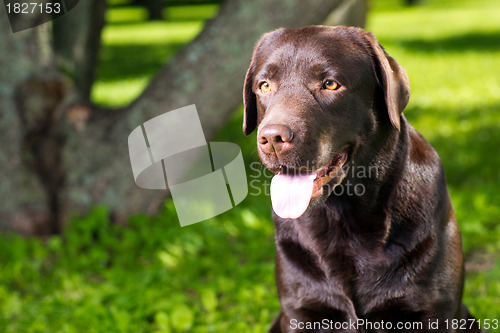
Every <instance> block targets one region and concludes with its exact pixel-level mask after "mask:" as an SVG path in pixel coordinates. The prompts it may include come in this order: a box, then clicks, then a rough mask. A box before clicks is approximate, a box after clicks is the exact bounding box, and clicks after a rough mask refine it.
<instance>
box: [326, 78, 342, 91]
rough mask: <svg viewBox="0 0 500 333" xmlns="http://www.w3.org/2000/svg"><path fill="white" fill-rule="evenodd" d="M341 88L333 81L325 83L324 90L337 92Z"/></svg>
mask: <svg viewBox="0 0 500 333" xmlns="http://www.w3.org/2000/svg"><path fill="white" fill-rule="evenodd" d="M339 88H340V84H338V83H337V82H336V81H333V80H326V81H325V83H323V89H328V90H337V89H339Z"/></svg>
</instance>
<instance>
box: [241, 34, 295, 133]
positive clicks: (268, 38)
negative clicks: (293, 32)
mask: <svg viewBox="0 0 500 333" xmlns="http://www.w3.org/2000/svg"><path fill="white" fill-rule="evenodd" d="M286 30H287V29H285V28H279V29H276V30H274V31H271V32H268V33H266V34H264V35H263V36H262V37H261V38H260V40H259V41H258V42H257V45H255V48H254V50H253V55H252V61H251V63H250V67H248V71H247V74H246V76H245V83H244V85H243V109H244V115H243V133H245V135H249V134H250V133H252V132H253V131H254V130H255V128H256V127H257V121H258V119H257V97H256V96H255V93H254V91H253V84H254V82H253V81H254V78H255V72H256V70H257V59H258V58H259V55H260V54H261V53H262V51H263V50H265V49H266V48H267V46H268V45H269V43H271V42H272V41H273V40H274V39H276V38H277V37H278V36H280V35H282V34H283V33H284V32H285V31H286Z"/></svg>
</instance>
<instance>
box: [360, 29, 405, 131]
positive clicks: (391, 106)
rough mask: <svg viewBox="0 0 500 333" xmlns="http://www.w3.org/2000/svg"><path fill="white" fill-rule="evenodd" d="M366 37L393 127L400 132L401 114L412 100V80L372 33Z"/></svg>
mask: <svg viewBox="0 0 500 333" xmlns="http://www.w3.org/2000/svg"><path fill="white" fill-rule="evenodd" d="M365 36H366V38H367V40H368V42H369V43H370V47H371V49H372V50H373V56H374V66H375V72H376V74H377V78H378V80H379V82H380V84H381V85H382V89H383V91H384V100H385V104H386V105H387V112H388V113H389V119H390V120H391V123H392V126H394V127H395V128H396V129H397V130H398V131H400V130H401V113H402V112H403V110H404V108H405V107H406V105H408V100H409V99H410V80H409V79H408V75H407V74H406V71H405V70H404V68H403V67H401V66H400V65H399V64H398V63H397V61H396V60H394V59H393V58H391V57H390V56H389V55H388V54H387V53H386V52H385V50H384V48H383V47H382V46H381V45H380V44H379V43H378V42H377V40H376V39H375V36H374V35H373V34H372V33H371V32H367V33H366V35H365Z"/></svg>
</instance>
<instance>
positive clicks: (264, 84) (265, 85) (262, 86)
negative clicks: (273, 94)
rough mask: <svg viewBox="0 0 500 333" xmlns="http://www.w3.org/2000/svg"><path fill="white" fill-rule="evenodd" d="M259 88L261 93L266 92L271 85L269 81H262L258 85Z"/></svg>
mask: <svg viewBox="0 0 500 333" xmlns="http://www.w3.org/2000/svg"><path fill="white" fill-rule="evenodd" d="M259 89H260V91H262V92H263V93H266V92H269V91H271V85H270V84H269V82H262V83H261V84H260V86H259Z"/></svg>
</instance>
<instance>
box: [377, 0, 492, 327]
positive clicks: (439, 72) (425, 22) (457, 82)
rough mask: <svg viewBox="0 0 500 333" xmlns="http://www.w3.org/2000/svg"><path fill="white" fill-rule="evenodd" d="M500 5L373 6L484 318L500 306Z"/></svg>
mask: <svg viewBox="0 0 500 333" xmlns="http://www.w3.org/2000/svg"><path fill="white" fill-rule="evenodd" d="M498 17H500V6H498V3H495V2H494V1H474V2H472V1H447V0H446V1H440V2H439V3H438V2H431V1H427V2H424V6H422V7H415V8H399V9H398V10H397V15H396V14H395V11H394V7H392V8H391V9H389V8H387V7H384V6H383V5H382V6H379V7H375V8H374V12H373V13H372V15H371V16H370V18H369V25H368V28H369V29H371V30H372V31H373V32H374V33H375V35H376V36H378V38H379V40H380V42H381V43H382V44H383V45H384V46H385V48H386V50H387V51H388V52H389V53H390V54H391V55H393V56H394V57H395V58H396V59H397V60H398V61H399V62H400V64H402V65H403V66H404V67H405V68H406V70H407V72H408V75H409V77H410V81H411V86H412V95H411V98H410V104H409V105H408V108H407V109H406V110H405V115H406V117H407V118H408V120H409V121H410V122H411V123H412V124H413V126H414V127H415V128H417V130H419V131H420V132H421V133H422V134H423V135H424V136H425V137H426V138H427V140H429V141H430V143H431V144H432V145H433V146H434V147H435V148H436V150H437V151H438V153H439V155H440V156H441V159H442V161H443V164H444V166H445V170H446V173H447V179H448V187H449V190H450V194H451V197H452V201H453V204H454V207H455V213H456V217H457V220H458V222H459V225H460V228H461V230H462V238H463V244H464V251H465V254H466V258H467V268H468V269H469V271H468V273H467V282H466V292H465V301H466V303H467V304H468V305H469V307H470V309H471V311H473V313H474V314H476V315H477V317H478V318H484V319H486V318H499V317H500V305H499V302H498V300H499V299H500V243H499V242H498V239H500V172H499V171H498V166H499V165H500V155H498V154H497V153H496V151H497V150H498V147H499V143H500V116H499V112H498V111H499V110H500V94H499V93H500V80H499V79H498V78H499V77H500V21H498V19H497V18H498Z"/></svg>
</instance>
